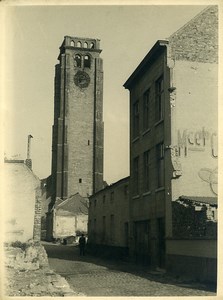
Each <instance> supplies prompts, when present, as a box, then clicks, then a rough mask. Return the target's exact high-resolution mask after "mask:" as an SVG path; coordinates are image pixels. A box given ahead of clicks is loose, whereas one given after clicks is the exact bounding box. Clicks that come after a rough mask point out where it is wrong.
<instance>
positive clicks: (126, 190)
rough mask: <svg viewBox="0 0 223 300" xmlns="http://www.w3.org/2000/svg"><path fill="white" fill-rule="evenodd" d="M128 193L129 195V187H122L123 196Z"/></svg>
mask: <svg viewBox="0 0 223 300" xmlns="http://www.w3.org/2000/svg"><path fill="white" fill-rule="evenodd" d="M128 193H129V186H128V185H125V186H124V195H125V196H126V195H128Z"/></svg>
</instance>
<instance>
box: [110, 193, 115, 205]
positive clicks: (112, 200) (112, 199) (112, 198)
mask: <svg viewBox="0 0 223 300" xmlns="http://www.w3.org/2000/svg"><path fill="white" fill-rule="evenodd" d="M110 201H111V203H113V202H114V192H111V198H110Z"/></svg>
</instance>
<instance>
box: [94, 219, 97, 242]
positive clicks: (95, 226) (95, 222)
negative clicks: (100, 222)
mask: <svg viewBox="0 0 223 300" xmlns="http://www.w3.org/2000/svg"><path fill="white" fill-rule="evenodd" d="M96 232H97V221H96V219H94V229H93V236H94V240H95V239H96Z"/></svg>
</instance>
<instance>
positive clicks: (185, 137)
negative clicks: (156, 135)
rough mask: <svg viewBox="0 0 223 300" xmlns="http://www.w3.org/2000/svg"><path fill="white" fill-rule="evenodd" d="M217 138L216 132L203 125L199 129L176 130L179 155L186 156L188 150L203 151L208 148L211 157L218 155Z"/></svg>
mask: <svg viewBox="0 0 223 300" xmlns="http://www.w3.org/2000/svg"><path fill="white" fill-rule="evenodd" d="M217 146H218V140H217V133H216V132H209V131H207V130H205V128H204V127H203V128H202V129H201V130H198V131H192V130H188V129H185V130H183V131H181V130H178V147H179V156H188V152H189V151H201V152H202V151H205V149H210V155H211V156H212V157H213V158H217V157H218V148H217Z"/></svg>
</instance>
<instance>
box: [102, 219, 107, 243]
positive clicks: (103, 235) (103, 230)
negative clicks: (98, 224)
mask: <svg viewBox="0 0 223 300" xmlns="http://www.w3.org/2000/svg"><path fill="white" fill-rule="evenodd" d="M105 237H106V217H105V216H103V217H102V241H105Z"/></svg>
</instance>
